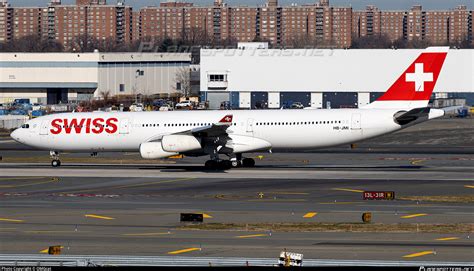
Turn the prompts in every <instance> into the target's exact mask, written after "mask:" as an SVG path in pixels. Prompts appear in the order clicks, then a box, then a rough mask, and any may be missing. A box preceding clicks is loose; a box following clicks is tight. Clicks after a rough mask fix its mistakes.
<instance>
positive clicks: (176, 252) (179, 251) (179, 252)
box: [168, 247, 201, 255]
mask: <svg viewBox="0 0 474 271" xmlns="http://www.w3.org/2000/svg"><path fill="white" fill-rule="evenodd" d="M196 250H201V249H200V248H198V247H190V248H185V249H181V250H175V251H170V252H168V254H170V255H176V254H181V253H186V252H191V251H196Z"/></svg>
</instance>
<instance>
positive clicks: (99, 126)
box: [92, 118, 104, 134]
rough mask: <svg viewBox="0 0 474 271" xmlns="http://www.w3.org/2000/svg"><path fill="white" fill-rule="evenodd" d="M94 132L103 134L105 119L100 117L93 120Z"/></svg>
mask: <svg viewBox="0 0 474 271" xmlns="http://www.w3.org/2000/svg"><path fill="white" fill-rule="evenodd" d="M92 126H94V127H92V132H93V133H94V134H101V133H102V132H104V119H103V118H98V119H94V120H93V121H92Z"/></svg>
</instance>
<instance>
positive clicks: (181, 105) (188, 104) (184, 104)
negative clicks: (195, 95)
mask: <svg viewBox="0 0 474 271" xmlns="http://www.w3.org/2000/svg"><path fill="white" fill-rule="evenodd" d="M176 109H193V102H191V101H182V102H180V103H177V104H176Z"/></svg>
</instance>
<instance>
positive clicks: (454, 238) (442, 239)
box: [436, 237, 459, 241]
mask: <svg viewBox="0 0 474 271" xmlns="http://www.w3.org/2000/svg"><path fill="white" fill-rule="evenodd" d="M458 239H459V237H445V238H438V239H436V241H451V240H458Z"/></svg>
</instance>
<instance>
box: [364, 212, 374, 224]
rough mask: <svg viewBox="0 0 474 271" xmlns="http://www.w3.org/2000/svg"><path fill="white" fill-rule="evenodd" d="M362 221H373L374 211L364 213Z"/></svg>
mask: <svg viewBox="0 0 474 271" xmlns="http://www.w3.org/2000/svg"><path fill="white" fill-rule="evenodd" d="M362 221H363V222H364V223H370V222H371V221H372V213H363V214H362Z"/></svg>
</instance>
